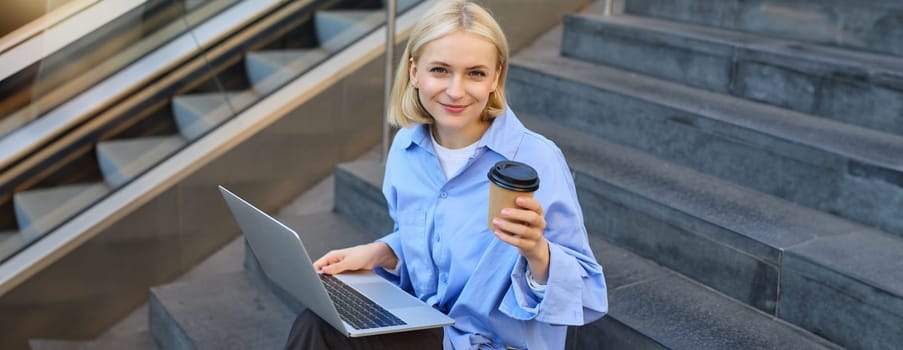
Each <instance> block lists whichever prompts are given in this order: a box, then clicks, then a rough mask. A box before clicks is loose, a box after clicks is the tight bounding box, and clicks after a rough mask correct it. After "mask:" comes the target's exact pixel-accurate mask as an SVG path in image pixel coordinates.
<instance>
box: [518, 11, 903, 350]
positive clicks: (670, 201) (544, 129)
mask: <svg viewBox="0 0 903 350" xmlns="http://www.w3.org/2000/svg"><path fill="white" fill-rule="evenodd" d="M843 3H844V2H843V1H828V0H823V1H809V2H805V4H804V2H801V1H777V0H775V1H767V0H765V1H754V2H748V1H747V2H744V1H714V0H713V1H703V0H686V1H684V0H673V1H653V0H649V1H645V0H628V1H626V3H624V10H625V11H626V12H627V13H626V14H619V15H616V16H611V17H605V16H601V15H599V14H595V13H582V14H573V15H570V16H568V17H567V18H566V19H565V21H564V25H563V26H562V28H559V29H557V31H553V32H550V33H548V34H547V35H546V36H545V37H543V38H541V39H540V40H538V41H537V42H536V43H534V45H533V46H532V47H531V48H528V49H526V50H523V51H521V52H520V53H518V55H517V56H516V57H514V59H513V60H512V62H511V70H510V73H509V78H508V79H509V80H508V84H509V85H508V86H509V90H508V94H509V98H510V103H511V105H512V107H513V108H514V110H515V112H517V113H519V115H521V116H523V119H524V120H525V124H527V126H528V127H531V128H533V129H534V130H536V131H538V132H540V133H542V134H544V135H546V136H547V137H549V138H550V139H552V140H554V141H555V142H556V143H558V145H559V146H560V147H561V148H562V150H563V151H564V153H565V155H566V156H567V158H568V160H569V163H570V164H571V166H572V169H573V171H574V174H575V180H576V185H577V189H578V194H579V195H580V199H581V203H582V204H583V210H584V214H585V217H586V218H587V228H588V230H589V231H590V233H591V234H592V235H593V236H595V237H598V238H599V239H601V240H604V241H605V242H607V243H609V244H613V245H615V246H617V247H618V248H621V249H625V250H626V251H629V252H631V253H634V254H637V255H639V256H641V257H643V258H646V259H650V260H652V261H653V262H654V263H657V264H660V265H661V266H660V267H659V268H661V269H663V270H664V271H668V272H670V273H672V274H679V275H680V276H682V277H686V278H688V279H689V280H691V281H692V282H693V283H690V284H688V286H695V288H696V289H695V290H696V291H697V292H695V293H694V295H696V296H698V299H690V298H686V297H684V296H681V293H682V292H681V291H682V290H685V289H686V290H693V289H692V288H689V287H688V288H684V287H683V286H679V285H678V284H677V283H669V284H668V285H659V286H658V287H655V285H656V284H655V283H657V282H642V283H640V284H638V285H632V284H630V285H627V286H626V287H625V286H622V285H618V284H615V283H610V288H611V290H610V293H611V308H612V309H611V313H610V318H611V319H610V320H609V321H605V320H603V321H601V322H598V324H595V325H591V326H587V327H591V329H592V328H595V329H597V331H588V332H586V331H584V329H579V330H577V331H576V333H577V336H576V339H577V340H578V341H580V340H581V339H584V338H589V339H597V341H599V342H601V343H607V342H608V341H609V340H608V335H607V334H606V331H605V329H606V328H605V327H606V326H608V324H606V322H608V323H616V322H614V321H619V322H620V323H621V324H620V325H619V327H615V328H613V329H621V330H624V329H625V328H626V329H630V330H632V332H633V333H631V334H632V335H631V336H630V337H623V338H620V337H619V338H618V339H619V340H618V344H622V346H623V347H625V348H627V347H629V348H645V347H651V348H681V349H683V348H686V349H696V348H810V347H814V346H816V345H813V344H818V345H817V346H828V347H831V346H841V347H846V348H850V349H893V348H897V347H898V346H899V344H903V326H901V325H903V272H901V271H903V270H901V267H903V237H901V236H903V235H901V234H903V230H901V229H903V226H901V221H900V220H901V218H903V216H901V215H900V214H901V209H900V208H903V203H901V200H903V181H901V180H903V156H900V155H901V154H903V137H901V134H900V133H899V128H900V127H901V125H903V114H901V109H900V108H899V107H898V106H899V104H900V101H901V99H900V98H899V97H900V94H901V93H903V88H901V87H903V85H901V82H903V80H901V79H900V77H901V74H903V69H901V68H903V65H901V64H903V59H901V58H900V57H896V56H892V55H888V54H886V53H887V52H888V51H886V48H887V45H884V44H879V43H876V44H874V46H869V48H868V51H871V52H867V51H866V49H865V48H861V47H855V46H851V45H848V44H849V42H827V43H829V44H832V45H835V46H823V45H820V44H818V43H826V42H825V41H823V40H818V38H813V37H808V36H805V35H804V34H805V32H806V29H805V28H804V27H805V26H806V24H805V23H804V22H798V23H796V24H797V27H799V28H796V29H798V31H796V32H793V33H789V32H788V33H781V36H783V38H774V37H772V36H775V35H777V34H778V33H776V32H774V30H776V29H775V28H776V27H775V26H766V27H768V30H765V29H763V28H761V27H757V26H756V25H755V23H774V22H775V21H778V19H776V18H773V17H769V16H778V15H787V13H783V12H781V13H779V12H777V10H776V9H778V8H788V7H793V8H795V9H796V10H797V11H798V12H794V13H793V14H794V16H798V17H805V18H815V17H819V16H822V15H824V14H825V13H838V12H839V11H841V8H843V7H845V6H846V7H848V6H855V7H856V11H859V12H858V13H861V14H862V17H863V18H865V17H868V18H873V17H874V18H878V17H882V18H885V19H886V20H890V19H892V18H897V20H896V21H897V22H896V23H898V24H903V21H900V19H899V17H893V16H891V15H887V16H885V14H886V13H894V12H893V11H899V9H901V8H903V6H901V5H896V4H892V3H890V2H868V3H857V4H855V5H853V4H852V3H848V2H847V3H845V4H843ZM738 11H739V12H738ZM738 16H739V17H738ZM807 16H808V17H807ZM869 16H871V17H869ZM827 17H830V16H825V18H827ZM860 19H862V18H860ZM862 20H865V19H862ZM838 21H839V20H838ZM740 22H742V23H740ZM700 24H704V25H707V26H700ZM835 24H836V25H837V26H839V27H838V29H837V30H838V31H840V30H841V29H842V28H840V27H842V26H843V25H850V23H849V22H847V23H835ZM824 25H826V26H827V25H828V24H824ZM832 25H834V24H832ZM732 29H733V30H737V29H739V30H743V31H744V32H738V31H733V30H732ZM872 30H874V31H875V32H873V33H859V34H861V35H863V36H869V37H876V38H877V37H880V36H882V35H887V36H892V35H893V33H892V32H891V33H885V32H881V27H880V26H876V27H875V28H874V29H872ZM841 46H842V47H841ZM873 52H885V54H878V53H873ZM892 53H893V52H892ZM597 254H598V255H597V257H599V258H600V260H602V262H603V263H605V262H606V261H605V260H606V257H605V256H604V255H603V254H601V253H597ZM624 265H625V264H615V263H609V264H604V265H603V266H604V267H605V269H606V270H605V271H606V274H607V275H608V276H609V277H611V276H613V275H614V276H616V275H618V274H619V273H620V272H619V271H617V270H615V269H621V268H623V269H625V270H627V271H632V268H631V267H630V266H626V267H625V266H624ZM631 266H632V265H631ZM652 280H653V281H658V279H655V278H653V279H652ZM610 282H612V281H610ZM694 283H695V284H694ZM630 289H632V290H633V291H632V292H631V291H628V290H630ZM712 290H714V291H716V292H717V293H711V292H712ZM702 291H706V292H709V293H711V294H709V295H706V296H703V295H704V294H705V293H703V292H702ZM715 296H719V297H721V298H726V300H727V301H724V302H725V303H740V304H741V305H742V306H747V307H750V308H751V310H750V311H751V312H753V313H755V314H757V315H760V316H761V317H764V318H767V319H769V320H773V321H774V322H777V323H779V324H780V326H774V327H776V328H780V329H782V330H784V331H783V332H778V331H774V330H773V329H769V330H767V331H764V332H762V333H757V331H756V329H759V330H761V329H764V328H758V327H757V326H754V325H752V324H753V323H756V321H752V320H754V319H755V318H752V317H742V318H739V319H734V318H729V316H736V314H734V313H733V312H731V311H726V309H722V308H720V307H718V306H715V304H709V303H708V302H706V301H709V300H719V299H717V298H716V297H715ZM643 298H650V299H647V300H645V301H638V300H642V299H643ZM690 300H694V302H689V301H690ZM703 305H705V306H703ZM725 313H726V314H725ZM734 322H738V323H734ZM747 322H749V323H750V324H747ZM721 326H723V327H724V328H721ZM731 326H736V327H737V328H736V329H742V330H745V331H749V333H743V332H733V331H732V329H733V328H731ZM587 327H584V328H587ZM791 330H793V331H791ZM626 333H630V332H626ZM807 333H811V334H807ZM584 334H585V335H584ZM716 334H717V335H716ZM813 335H814V336H813ZM816 337H820V338H823V339H824V340H826V341H818V340H816V339H815V338H816ZM801 339H805V340H808V341H812V342H811V343H808V344H801V343H793V342H795V341H801ZM744 340H755V341H761V343H754V342H749V343H740V341H744ZM769 340H770V341H773V342H770V343H769V342H768V341H769ZM832 343H833V344H832ZM583 344H592V341H591V340H587V342H586V343H583ZM793 344H797V345H793ZM616 348H617V347H616Z"/></svg>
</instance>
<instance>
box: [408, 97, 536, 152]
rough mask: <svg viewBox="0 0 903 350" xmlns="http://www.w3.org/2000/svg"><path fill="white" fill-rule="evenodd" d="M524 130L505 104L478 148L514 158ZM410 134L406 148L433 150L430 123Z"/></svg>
mask: <svg viewBox="0 0 903 350" xmlns="http://www.w3.org/2000/svg"><path fill="white" fill-rule="evenodd" d="M524 131H526V127H524V124H522V123H521V122H520V120H518V119H517V117H516V116H515V115H514V112H512V111H511V108H510V107H508V106H505V112H503V113H502V114H500V115H499V116H497V117H495V119H494V120H493V121H492V124H491V125H489V129H487V130H486V133H484V134H483V137H482V138H480V141H479V142H477V148H480V147H484V146H485V147H487V148H489V149H491V150H493V151H495V152H496V153H498V154H501V155H502V156H504V157H505V158H506V159H509V160H510V159H513V158H514V155H515V153H517V147H518V146H519V145H520V141H521V139H522V138H523V135H524ZM409 135H410V140H402V142H403V143H402V144H406V145H407V147H405V149H408V148H410V147H411V146H413V145H417V146H420V147H421V148H423V149H425V150H427V152H433V147H432V144H430V142H432V141H431V137H430V131H429V125H427V124H416V125H414V126H413V127H412V130H411V133H410V134H409Z"/></svg>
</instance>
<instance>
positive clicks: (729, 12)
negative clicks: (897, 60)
mask: <svg viewBox="0 0 903 350" xmlns="http://www.w3.org/2000/svg"><path fill="white" fill-rule="evenodd" d="M624 3H625V7H624V12H626V13H629V14H635V15H638V16H646V17H657V18H666V19H672V20H679V21H685V22H691V23H697V24H702V25H707V26H714V27H723V28H730V29H736V30H742V31H747V32H755V33H762V34H766V35H772V36H778V37H788V38H794V39H798V40H803V41H809V42H815V43H822V44H828V45H835V46H841V47H848V48H853V49H857V50H867V51H875V52H883V53H889V54H894V55H898V56H900V55H903V4H901V3H900V2H897V1H854V2H848V1H833V0H814V1H786V0H761V1H745V0H630V1H625V2H624Z"/></svg>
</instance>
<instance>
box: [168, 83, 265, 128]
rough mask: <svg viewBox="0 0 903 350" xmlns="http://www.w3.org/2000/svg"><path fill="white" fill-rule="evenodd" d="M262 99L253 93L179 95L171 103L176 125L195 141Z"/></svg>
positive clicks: (247, 91) (249, 91)
mask: <svg viewBox="0 0 903 350" xmlns="http://www.w3.org/2000/svg"><path fill="white" fill-rule="evenodd" d="M259 98H260V94H258V93H257V92H255V91H253V90H246V91H242V92H227V93H225V94H223V93H206V94H191V95H182V96H176V97H175V98H173V100H172V109H173V114H174V115H175V117H176V125H178V127H179V131H180V132H181V133H182V135H183V136H185V138H187V139H189V140H194V139H196V138H198V137H200V136H201V135H203V134H204V133H206V132H207V131H209V130H210V129H213V128H214V127H216V126H217V125H219V124H220V123H222V122H223V121H224V120H226V119H228V118H229V117H231V116H232V115H234V114H235V113H236V112H239V111H241V110H243V109H245V108H246V107H248V106H249V105H251V104H252V103H254V102H255V101H257V100H258V99H259Z"/></svg>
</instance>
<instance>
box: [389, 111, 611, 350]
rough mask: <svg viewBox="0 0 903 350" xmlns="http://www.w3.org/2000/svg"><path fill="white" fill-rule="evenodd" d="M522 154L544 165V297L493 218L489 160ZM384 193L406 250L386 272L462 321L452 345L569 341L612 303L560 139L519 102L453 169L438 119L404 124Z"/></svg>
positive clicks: (399, 245) (395, 239)
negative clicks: (448, 172)
mask: <svg viewBox="0 0 903 350" xmlns="http://www.w3.org/2000/svg"><path fill="white" fill-rule="evenodd" d="M501 160H516V161H520V162H523V163H526V164H529V165H530V166H532V167H533V168H535V169H536V171H537V173H538V174H539V178H540V187H539V190H538V191H536V193H535V194H534V196H535V198H536V199H537V200H538V201H539V202H540V203H542V206H543V209H544V212H545V219H546V222H547V227H546V230H545V232H544V234H545V237H546V239H547V240H548V241H549V252H550V262H549V278H548V282H547V287H546V292H545V295H544V296H543V297H542V298H541V299H540V298H539V297H537V295H536V294H535V293H533V292H532V291H531V290H530V287H529V286H528V284H527V280H526V277H525V273H526V271H527V263H526V260H525V259H524V258H523V257H522V256H521V255H520V254H519V253H518V250H517V248H515V247H513V246H511V245H508V244H506V243H504V242H502V241H500V240H498V239H497V238H495V236H494V235H493V234H492V232H490V231H489V228H488V227H487V221H488V219H487V215H488V214H487V212H488V195H489V180H488V179H487V176H486V175H487V173H488V172H489V169H490V167H492V166H493V165H494V164H495V163H496V162H498V161H501ZM383 194H384V195H385V197H386V201H387V202H388V206H389V214H390V215H391V217H392V219H393V220H394V221H395V228H394V232H392V233H390V234H388V235H386V236H385V237H383V238H382V239H380V241H383V242H386V243H387V244H388V245H389V246H390V247H391V248H392V250H393V251H394V252H395V254H396V255H397V256H398V258H399V264H400V265H399V266H398V267H397V272H396V273H397V275H396V274H389V273H386V272H385V271H384V270H381V269H379V270H378V272H380V273H381V274H382V275H383V276H385V277H387V278H389V279H391V280H393V281H395V282H396V283H397V284H398V285H399V286H401V287H402V288H404V289H405V290H407V291H409V292H411V293H413V294H414V295H415V296H417V297H418V298H420V299H421V300H423V301H425V302H427V303H428V304H430V305H432V306H433V307H435V308H436V309H438V310H440V311H442V312H444V313H446V314H448V315H449V316H450V317H452V318H453V319H454V320H455V324H454V325H453V326H450V327H446V328H445V340H444V342H445V348H446V349H452V348H453V349H475V348H480V349H484V348H489V349H494V348H504V347H506V346H510V347H516V348H529V349H562V348H564V341H565V335H566V331H567V327H566V325H581V324H584V323H587V322H590V321H593V320H595V319H597V318H599V317H602V316H603V315H604V314H605V313H606V312H607V311H608V297H607V294H606V287H605V279H604V277H603V275H602V267H601V266H599V264H598V263H597V262H596V259H595V257H594V256H593V253H592V251H591V250H590V248H589V244H588V242H587V236H586V228H585V227H584V225H583V213H582V211H581V209H580V204H579V203H578V202H577V193H576V191H575V188H574V183H573V179H572V176H571V172H570V170H569V169H568V166H567V163H566V162H565V159H564V155H563V154H562V153H561V150H559V149H558V147H557V146H555V144H554V143H553V142H552V141H549V140H548V139H546V138H545V137H543V136H541V135H539V134H537V133H535V132H532V131H530V130H528V129H527V128H525V127H524V125H523V124H521V122H520V121H519V120H518V119H517V117H516V116H515V115H514V113H512V112H511V110H510V109H507V110H506V112H505V113H504V114H502V115H500V116H498V117H496V118H495V120H494V121H493V122H492V125H491V126H490V127H489V129H488V130H487V131H486V133H485V134H483V137H482V138H481V139H480V140H479V141H478V142H477V149H476V152H475V154H474V156H473V157H472V158H470V160H468V162H467V163H466V164H465V165H464V166H463V167H462V168H461V169H460V170H458V172H457V173H456V174H455V175H453V176H452V177H451V178H448V179H446V177H445V175H444V174H443V172H442V169H441V168H440V166H439V161H438V159H437V158H436V156H435V153H434V151H433V148H432V145H431V139H430V134H429V127H428V126H427V125H415V126H413V127H411V128H405V129H402V130H400V131H399V132H398V134H397V135H396V136H395V140H394V141H393V143H392V148H391V150H390V152H389V156H388V160H387V164H386V174H385V179H384V181H383Z"/></svg>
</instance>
